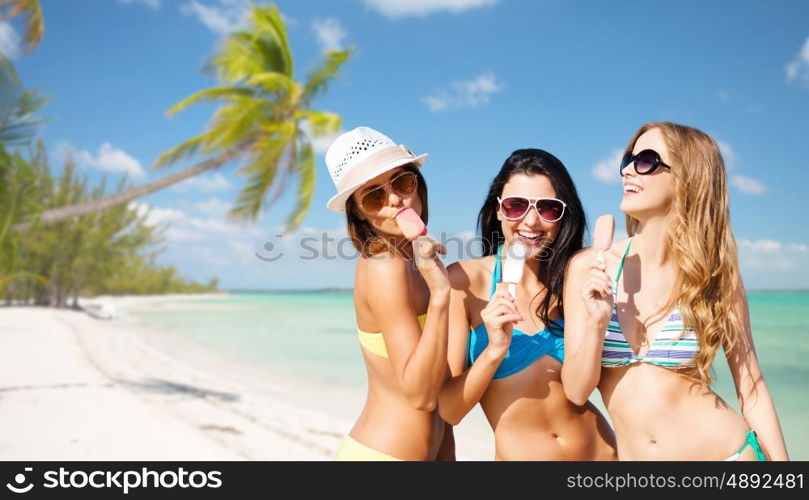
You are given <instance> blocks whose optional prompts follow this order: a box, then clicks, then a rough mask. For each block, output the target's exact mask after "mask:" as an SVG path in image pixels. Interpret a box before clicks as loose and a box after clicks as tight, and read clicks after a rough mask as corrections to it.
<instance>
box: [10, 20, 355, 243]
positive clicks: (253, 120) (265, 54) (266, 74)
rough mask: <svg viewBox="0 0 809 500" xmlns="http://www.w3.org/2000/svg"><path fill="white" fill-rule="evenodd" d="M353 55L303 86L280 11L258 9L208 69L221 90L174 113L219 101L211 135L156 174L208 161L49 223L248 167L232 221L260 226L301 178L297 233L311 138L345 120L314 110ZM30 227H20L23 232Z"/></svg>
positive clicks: (55, 215) (52, 214)
mask: <svg viewBox="0 0 809 500" xmlns="http://www.w3.org/2000/svg"><path fill="white" fill-rule="evenodd" d="M350 52H351V51H350V49H345V50H338V51H328V52H326V53H324V59H323V60H322V61H320V62H319V63H318V65H317V66H316V67H315V68H314V70H313V71H312V72H311V73H310V74H309V75H308V77H307V79H306V81H305V82H304V83H299V82H296V81H295V80H294V77H293V73H294V68H293V62H292V52H291V51H290V48H289V42H288V40H287V32H286V28H285V27H284V22H283V20H282V18H281V15H280V13H279V12H278V9H277V8H276V7H275V6H273V5H266V6H256V5H253V6H252V7H251V14H250V25H249V26H248V27H247V28H246V29H244V30H241V31H237V32H235V33H233V34H231V35H229V36H228V37H227V38H226V39H225V40H224V41H223V42H222V43H221V45H220V46H219V48H218V51H217V53H216V54H215V55H214V56H213V58H212V59H211V62H210V64H209V69H210V70H212V71H213V72H215V74H216V76H217V77H218V80H219V82H220V83H221V84H220V85H218V86H216V87H212V88H209V89H205V90H202V91H199V92H197V93H195V94H193V95H191V96H189V97H187V98H186V99H183V100H182V101H180V102H179V103H177V104H175V105H174V106H172V107H171V108H170V109H169V110H168V114H169V115H173V114H175V113H178V112H180V111H182V110H183V109H185V108H186V107H188V106H189V105H191V104H193V103H196V102H198V101H206V100H208V101H220V102H222V104H221V105H220V106H219V108H218V109H217V110H216V112H215V114H214V117H213V120H212V121H211V124H210V125H209V127H208V129H207V130H206V131H204V132H203V133H202V134H200V135H197V136H195V137H192V138H191V139H188V140H187V141H185V142H183V143H181V144H179V145H178V146H176V147H175V148H173V149H171V150H169V151H166V152H165V153H163V154H162V155H161V156H160V157H159V158H158V159H157V161H156V162H155V164H154V165H153V168H164V167H168V166H170V165H173V164H175V163H177V162H179V161H181V160H184V159H187V158H190V157H195V156H202V157H205V159H204V160H203V161H201V162H200V163H197V164H195V165H192V166H190V167H187V168H185V169H184V170H181V171H179V172H176V173H174V174H170V175H167V176H165V177H162V178H160V179H158V180H156V181H153V182H150V183H147V184H144V185H141V186H137V187H134V188H131V189H127V190H124V191H122V192H118V193H115V194H113V195H110V196H107V197H104V198H101V199H99V200H96V201H92V202H89V203H82V204H77V205H71V206H66V207H61V208H58V209H54V210H47V211H45V212H43V213H42V214H41V219H40V220H41V222H42V223H45V224H48V223H52V222H56V221H59V220H64V219H67V218H71V217H76V216H80V215H85V214H88V213H92V212H96V211H98V210H103V209H106V208H108V207H111V206H113V205H116V204H119V203H125V202H128V201H131V200H133V199H135V198H137V197H140V196H143V195H146V194H149V193H153V192H155V191H158V190H161V189H164V188H166V187H168V186H171V185H173V184H176V183H178V182H180V181H182V180H184V179H188V178H190V177H193V176H195V175H198V174H201V173H203V172H206V171H211V170H213V169H216V168H219V167H221V166H223V165H225V164H227V163H230V162H233V161H234V160H237V159H238V160H241V161H242V165H241V168H239V170H238V173H239V174H240V175H243V176H245V177H246V182H245V185H244V186H243V187H242V189H241V192H240V193H239V194H238V197H237V199H236V202H235V204H234V206H233V208H232V209H231V211H230V215H231V216H232V217H234V218H237V219H242V220H247V221H254V220H255V219H256V218H257V217H258V215H259V213H260V212H261V211H262V210H266V209H267V208H269V207H270V206H271V205H272V204H273V203H274V202H275V201H276V200H277V199H278V197H279V196H280V194H282V193H283V191H284V188H285V184H286V181H287V180H288V179H289V178H291V177H296V178H297V204H296V206H295V207H294V208H293V209H292V211H291V212H290V214H289V215H288V217H287V220H286V228H287V230H288V231H291V230H294V229H295V228H297V227H298V226H299V225H300V223H301V221H302V220H303V216H304V215H305V214H306V211H307V210H308V208H309V205H310V203H311V200H312V195H313V193H314V183H315V154H314V150H313V147H312V143H311V139H312V138H317V137H322V136H325V135H328V134H333V133H335V132H337V131H339V129H340V117H339V116H338V115H336V114H334V113H329V112H324V111H315V110H312V109H311V105H312V101H313V100H314V99H315V97H317V96H318V95H320V94H321V93H322V92H323V91H324V90H325V89H326V87H327V85H328V84H329V82H330V81H332V80H333V79H335V78H336V77H337V71H338V70H339V68H340V67H341V66H342V65H343V63H345V62H346V61H347V60H348V59H349V57H350ZM25 227H28V225H27V224H21V225H17V226H15V229H16V230H20V229H24V228H25Z"/></svg>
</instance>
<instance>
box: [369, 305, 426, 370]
mask: <svg viewBox="0 0 809 500" xmlns="http://www.w3.org/2000/svg"><path fill="white" fill-rule="evenodd" d="M426 320H427V313H424V314H422V315H421V316H419V326H420V327H422V328H424V322H425V321H426ZM357 334H358V335H359V337H360V344H362V346H363V347H364V348H366V349H368V350H369V351H371V352H372V353H374V354H376V355H377V356H381V357H383V358H386V359H387V357H388V350H387V349H386V348H385V337H383V336H382V334H381V333H369V332H363V331H362V330H360V329H359V328H357Z"/></svg>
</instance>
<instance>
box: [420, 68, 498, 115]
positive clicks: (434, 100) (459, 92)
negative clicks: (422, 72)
mask: <svg viewBox="0 0 809 500" xmlns="http://www.w3.org/2000/svg"><path fill="white" fill-rule="evenodd" d="M501 90H503V85H502V83H500V82H498V81H497V80H496V79H495V77H494V75H493V74H491V73H487V74H483V75H478V76H477V77H475V78H473V79H471V80H464V81H459V82H452V83H451V84H450V90H447V91H441V92H439V93H438V94H436V95H428V96H427V97H425V98H424V103H425V104H426V105H427V107H428V108H430V111H432V112H434V113H438V112H441V111H445V110H447V109H460V108H473V107H477V106H480V105H482V104H488V102H489V100H490V96H491V95H492V94H494V93H496V92H499V91H501Z"/></svg>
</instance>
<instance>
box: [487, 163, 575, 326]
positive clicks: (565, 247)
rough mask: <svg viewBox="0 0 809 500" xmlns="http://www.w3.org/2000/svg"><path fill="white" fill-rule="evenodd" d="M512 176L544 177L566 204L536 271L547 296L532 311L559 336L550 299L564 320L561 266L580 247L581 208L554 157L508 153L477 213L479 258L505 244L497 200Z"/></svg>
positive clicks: (569, 179) (564, 169) (573, 186)
mask: <svg viewBox="0 0 809 500" xmlns="http://www.w3.org/2000/svg"><path fill="white" fill-rule="evenodd" d="M515 174H524V175H529V176H531V175H544V176H546V177H547V178H548V179H550V181H551V185H552V186H553V189H554V190H555V191H556V197H557V198H559V199H560V200H562V201H564V202H565V203H566V204H567V208H565V214H564V216H563V217H562V220H561V221H560V224H561V226H560V227H559V232H558V233H557V235H556V239H554V240H553V241H552V242H551V243H550V244H549V245H548V246H547V247H546V250H545V254H544V257H543V258H542V260H543V262H544V265H542V266H540V268H539V281H540V282H541V283H542V284H543V285H544V286H545V288H546V290H547V293H546V294H545V297H544V298H543V299H542V302H541V303H540V304H539V306H538V307H537V309H536V315H537V317H539V318H540V319H541V320H542V322H543V324H545V325H546V327H547V328H548V329H550V330H551V332H552V333H554V334H556V335H561V334H562V327H561V325H559V324H558V323H556V322H552V321H551V320H550V318H549V317H548V316H549V314H550V307H551V300H552V299H553V298H554V297H556V300H557V304H558V307H559V314H560V316H561V317H564V307H563V303H562V288H563V286H564V278H565V276H564V274H565V266H566V265H567V262H568V259H570V257H571V256H572V255H573V254H574V253H575V252H577V251H578V250H581V248H582V240H583V238H584V230H585V228H586V227H587V222H586V219H585V215H584V208H583V207H582V205H581V200H579V194H578V193H577V192H576V185H575V184H574V183H573V179H571V178H570V174H569V173H568V171H567V169H566V168H565V166H564V165H563V164H562V162H561V161H559V159H558V158H556V157H555V156H553V155H552V154H550V153H548V152H547V151H543V150H541V149H518V150H517V151H514V152H513V153H511V155H510V156H509V157H508V158H507V159H506V161H505V162H504V163H503V166H502V167H501V168H500V172H498V173H497V175H496V176H495V178H494V179H493V180H492V183H491V185H490V186H489V194H487V195H486V201H484V202H483V207H482V208H481V209H480V213H479V214H478V232H479V233H480V236H481V239H482V242H483V255H494V254H496V253H497V248H498V247H499V246H500V244H502V243H503V242H504V241H505V237H504V236H503V228H502V226H501V224H500V221H499V220H497V211H498V210H499V204H498V203H497V197H498V196H501V195H502V193H503V187H504V186H505V185H506V183H507V182H508V180H509V179H511V176H513V175H515ZM534 298H536V297H534ZM532 302H533V299H532Z"/></svg>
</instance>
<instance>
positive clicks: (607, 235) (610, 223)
mask: <svg viewBox="0 0 809 500" xmlns="http://www.w3.org/2000/svg"><path fill="white" fill-rule="evenodd" d="M614 233H615V219H613V217H612V215H602V216H601V217H599V218H598V219H596V227H595V229H593V248H595V249H596V250H597V251H598V257H597V258H598V261H599V262H601V264H605V262H604V251H605V250H609V248H610V246H611V245H612V237H613V234H614Z"/></svg>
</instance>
